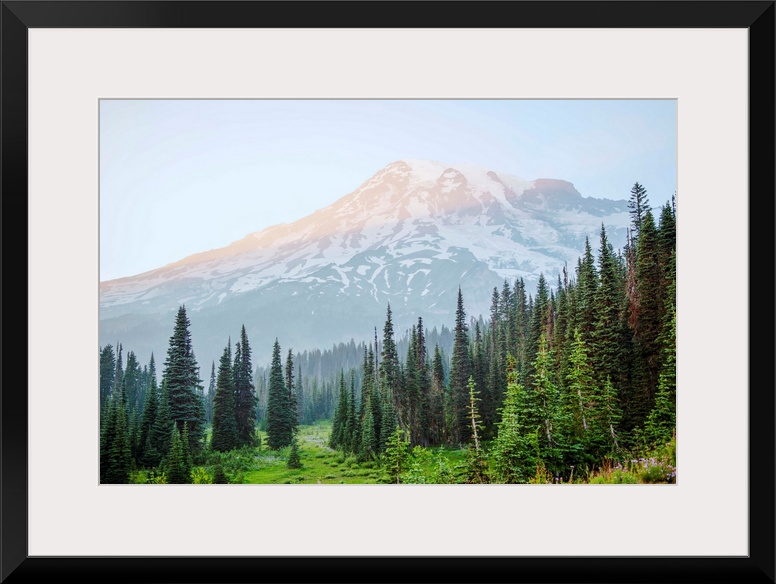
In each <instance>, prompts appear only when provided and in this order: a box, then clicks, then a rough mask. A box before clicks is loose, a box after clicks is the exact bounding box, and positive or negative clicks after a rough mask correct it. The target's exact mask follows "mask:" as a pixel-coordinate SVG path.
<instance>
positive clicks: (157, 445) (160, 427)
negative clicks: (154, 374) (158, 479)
mask: <svg viewBox="0 0 776 584" xmlns="http://www.w3.org/2000/svg"><path fill="white" fill-rule="evenodd" d="M157 402H158V403H157V408H156V416H155V417H154V423H153V426H152V427H151V435H150V441H149V447H148V448H147V449H146V457H147V458H148V463H147V464H148V466H154V467H155V466H157V465H158V464H159V463H160V462H161V461H162V459H163V458H164V457H166V456H167V455H168V454H169V452H170V437H171V436H172V429H173V426H174V425H175V422H173V419H172V417H171V416H170V398H169V392H168V391H167V382H166V381H165V380H164V379H162V387H161V390H160V392H159V397H158V400H157ZM149 453H150V454H149Z"/></svg>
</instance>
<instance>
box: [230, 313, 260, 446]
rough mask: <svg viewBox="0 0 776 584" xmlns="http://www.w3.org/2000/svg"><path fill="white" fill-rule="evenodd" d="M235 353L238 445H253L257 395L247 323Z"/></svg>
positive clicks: (235, 410)
mask: <svg viewBox="0 0 776 584" xmlns="http://www.w3.org/2000/svg"><path fill="white" fill-rule="evenodd" d="M237 347H238V348H239V351H236V353H235V360H234V368H233V374H232V377H233V382H234V396H235V399H234V418H235V426H236V431H237V442H236V445H237V446H238V447H239V446H244V445H248V446H251V445H253V444H254V443H255V442H256V407H257V396H256V389H255V387H254V385H253V365H252V364H251V346H250V344H249V343H248V335H247V333H246V332H245V325H243V327H242V329H241V331H240V342H239V343H238V345H237Z"/></svg>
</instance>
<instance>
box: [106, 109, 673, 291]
mask: <svg viewBox="0 0 776 584" xmlns="http://www.w3.org/2000/svg"><path fill="white" fill-rule="evenodd" d="M403 158H414V159H418V158H420V159H430V160H437V161H440V162H444V163H449V164H450V165H455V164H459V163H466V164H475V165H480V166H484V167H486V168H489V169H491V170H495V171H496V172H504V173H508V174H513V175H516V176H519V177H521V178H524V179H527V180H533V179H536V178H557V179H562V180H567V181H569V182H572V183H574V186H575V187H576V188H577V190H578V191H579V192H580V193H581V194H582V195H584V196H592V197H599V198H608V199H627V198H628V195H629V193H630V189H631V187H632V186H633V183H635V182H637V181H638V182H639V183H641V184H642V185H644V187H645V188H646V189H647V195H648V197H649V201H650V203H651V205H652V206H653V207H654V208H656V209H657V208H659V207H660V206H661V205H663V204H664V203H665V202H666V201H668V200H669V199H670V197H671V195H672V194H674V192H675V190H676V102H675V101H674V100H101V101H100V280H101V281H104V280H110V279H113V278H118V277H123V276H131V275H135V274H138V273H141V272H144V271H147V270H151V269H154V268H157V267H160V266H162V265H165V264H168V263H170V262H174V261H176V260H179V259H181V258H183V257H185V256H187V255H190V254H193V253H197V252H201V251H206V250H209V249H213V248H217V247H223V246H225V245H228V244H229V243H231V242H233V241H235V240H237V239H240V238H242V237H244V236H245V235H247V234H248V233H252V232H254V231H259V230H261V229H263V228H265V227H268V226H270V225H275V224H277V223H287V222H291V221H294V220H296V219H299V218H301V217H304V216H306V215H308V214H309V213H311V212H313V211H315V210H316V209H320V208H322V207H325V206H327V205H329V204H330V203H332V202H334V201H335V200H337V199H338V198H340V197H342V196H344V195H346V194H348V193H350V192H351V191H353V190H354V189H356V188H357V187H358V186H359V185H360V184H361V183H363V182H364V181H365V180H367V179H368V178H369V177H371V176H372V175H373V174H374V173H375V172H377V171H378V170H380V169H381V168H383V167H384V166H386V165H387V164H390V163H391V162H394V161H396V160H400V159H403Z"/></svg>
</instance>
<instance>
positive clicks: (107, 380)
mask: <svg viewBox="0 0 776 584" xmlns="http://www.w3.org/2000/svg"><path fill="white" fill-rule="evenodd" d="M115 376H116V355H115V353H114V352H113V345H106V346H105V347H103V348H102V349H101V350H100V410H102V408H103V407H104V406H105V402H106V401H107V399H108V396H110V395H111V394H112V393H113V380H114V378H115Z"/></svg>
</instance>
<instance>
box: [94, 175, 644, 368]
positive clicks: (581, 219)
mask: <svg viewBox="0 0 776 584" xmlns="http://www.w3.org/2000/svg"><path fill="white" fill-rule="evenodd" d="M258 190H259V192H260V189H258ZM262 196H266V197H271V196H273V193H262V194H261V195H260V196H259V197H257V199H256V209H255V212H256V213H257V214H258V213H260V212H261V197H262ZM629 222H630V217H629V213H628V204H627V201H626V200H624V199H623V200H608V199H599V198H591V197H583V196H582V195H581V194H580V193H579V192H577V190H576V189H575V188H574V186H573V185H572V184H571V183H569V182H566V181H564V180H558V179H546V178H541V179H536V180H533V181H528V180H524V179H522V178H518V177H515V176H511V175H508V174H504V173H501V172H498V171H495V170H491V169H485V168H479V167H474V166H469V165H454V166H451V165H447V164H443V163H439V162H431V161H421V160H401V161H398V162H394V163H392V164H390V165H388V166H386V167H385V168H383V169H382V170H380V171H378V172H377V173H376V174H374V175H373V176H372V177H371V178H369V179H368V180H366V182H364V183H363V184H362V185H361V186H360V187H359V188H358V189H356V190H355V191H353V192H352V193H350V194H346V195H345V196H343V197H342V198H340V199H339V200H337V201H336V202H335V203H333V204H331V205H329V206H328V207H325V208H323V209H320V210H318V211H315V212H314V213H312V214H310V215H308V216H306V217H303V218H300V219H299V220H298V221H295V222H294V223H291V224H282V225H276V226H273V227H269V228H267V229H264V230H262V231H258V232H256V233H252V234H250V235H247V236H246V237H244V238H243V239H240V240H238V241H235V242H234V243H232V244H231V245H228V246H226V247H224V248H220V249H214V250H210V251H204V252H202V253H198V254H195V255H192V256H189V257H186V258H183V259H181V260H180V261H177V262H175V263H172V264H169V265H166V266H162V267H159V268H158V269H155V270H151V271H149V272H145V273H142V274H138V275H136V276H132V277H128V278H121V279H116V280H110V281H105V282H101V283H100V331H99V334H100V341H101V344H107V343H116V342H120V343H122V344H123V345H124V346H125V347H131V348H132V349H133V350H134V351H135V353H136V354H137V355H138V356H140V357H141V358H142V359H147V358H148V356H149V355H150V354H151V353H152V352H153V353H154V354H155V355H156V356H157V359H160V358H161V359H163V356H164V355H165V352H166V348H167V344H168V340H169V335H170V330H171V327H172V325H173V322H174V320H175V316H176V312H177V310H178V308H179V307H180V306H181V305H185V307H186V310H187V312H188V314H189V318H190V320H191V333H192V339H193V349H194V351H195V353H196V356H197V359H198V361H199V363H200V364H201V366H202V368H203V371H202V372H203V373H206V371H205V367H207V368H208V371H209V367H210V363H211V362H218V357H219V355H220V354H221V353H222V351H223V349H224V344H225V342H226V339H227V338H228V337H229V336H230V335H231V336H232V337H233V338H234V337H235V336H236V335H237V334H238V332H239V331H240V329H241V327H242V326H243V325H245V328H246V331H247V334H248V336H249V337H250V339H251V344H252V346H253V347H254V352H255V360H256V363H257V364H258V365H264V364H266V363H265V361H267V360H268V359H269V355H270V349H271V347H272V344H273V342H274V341H275V339H276V338H278V339H279V340H280V342H281V344H282V345H283V347H293V348H294V350H295V351H304V350H306V349H312V348H316V347H320V348H325V347H330V346H331V345H332V344H335V343H339V342H345V343H347V342H349V341H350V340H351V339H355V341H356V342H357V343H358V342H361V341H365V342H368V341H369V339H370V338H371V337H372V336H373V335H374V332H375V327H378V328H381V327H382V323H383V322H384V320H385V315H386V308H387V305H388V304H389V303H390V306H391V310H392V313H393V320H394V326H395V329H396V331H397V335H398V336H401V335H403V334H404V333H405V331H407V329H409V328H410V327H411V326H412V325H413V324H415V323H417V319H418V316H422V317H423V321H424V323H425V325H426V327H428V328H429V329H431V328H433V327H441V326H447V327H451V326H452V324H453V321H454V314H455V310H456V297H457V293H458V288H459V286H460V288H461V291H462V294H463V298H464V299H465V304H466V312H467V315H469V316H471V317H475V318H476V317H478V316H479V315H482V316H483V318H487V315H488V310H489V307H490V304H491V296H492V294H493V289H494V287H497V288H498V289H499V290H500V289H501V287H502V286H503V284H504V281H505V280H507V281H508V282H509V283H510V285H512V284H513V283H514V282H515V281H516V280H518V279H520V278H522V279H523V281H524V283H525V286H526V290H527V291H529V292H530V293H532V294H533V293H534V292H535V290H536V284H537V282H538V279H539V276H540V274H544V276H545V278H546V279H547V282H548V284H549V285H550V287H552V288H555V287H556V285H557V282H558V278H559V277H560V278H562V277H563V276H562V273H563V269H564V266H565V267H566V269H567V270H568V273H569V274H573V271H574V268H575V267H576V264H577V261H578V258H580V257H581V256H582V255H583V253H584V250H585V240H586V238H589V241H590V244H591V246H592V247H593V248H595V246H596V245H597V243H598V234H599V232H600V229H601V226H602V225H603V226H604V227H605V229H606V233H607V235H608V238H609V242H610V243H611V245H612V247H613V248H614V249H615V250H618V249H620V248H622V247H623V246H624V245H625V243H626V237H627V229H628V225H629Z"/></svg>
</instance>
